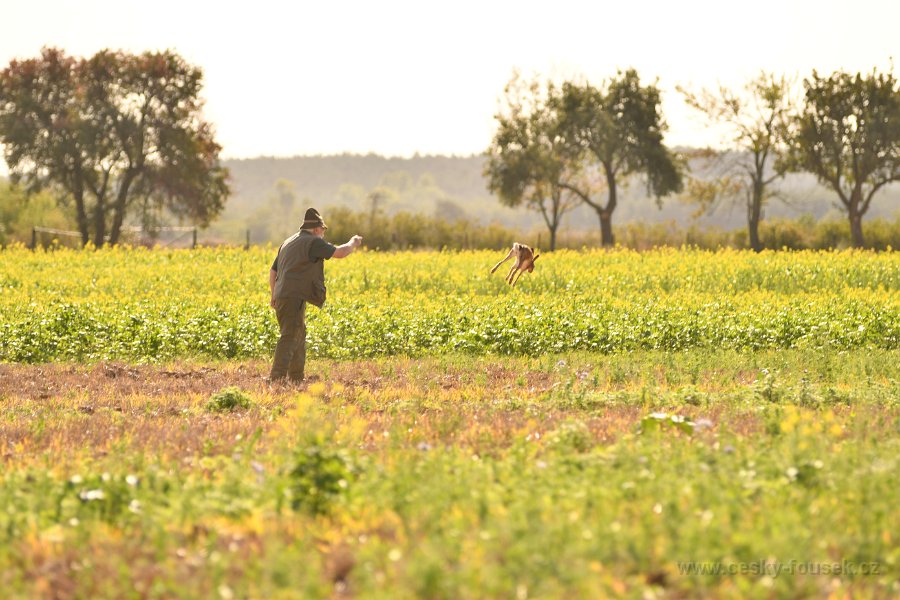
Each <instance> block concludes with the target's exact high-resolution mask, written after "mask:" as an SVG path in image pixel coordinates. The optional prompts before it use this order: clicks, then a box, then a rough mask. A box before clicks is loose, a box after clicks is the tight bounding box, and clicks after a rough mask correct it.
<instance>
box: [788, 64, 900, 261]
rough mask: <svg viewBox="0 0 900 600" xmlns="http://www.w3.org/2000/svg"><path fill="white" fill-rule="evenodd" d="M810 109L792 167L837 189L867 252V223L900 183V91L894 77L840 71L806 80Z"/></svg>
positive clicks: (797, 132) (795, 137)
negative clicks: (883, 193) (881, 195)
mask: <svg viewBox="0 0 900 600" xmlns="http://www.w3.org/2000/svg"><path fill="white" fill-rule="evenodd" d="M803 84H804V88H805V90H806V94H805V104H804V106H803V107H802V109H801V111H800V114H799V115H798V117H797V118H796V119H795V120H794V123H793V131H792V136H791V153H790V156H789V158H788V161H787V165H788V166H789V167H790V168H792V169H794V170H802V171H808V172H810V173H813V174H814V175H815V176H816V177H817V178H818V179H819V181H820V182H821V183H822V184H824V185H826V186H828V187H830V188H831V189H833V190H834V191H835V192H836V193H837V195H838V198H840V204H841V207H842V209H843V210H844V211H845V212H846V214H847V216H848V218H849V220H850V234H851V238H852V240H853V245H854V246H855V247H858V248H861V247H863V246H864V238H863V229H862V218H863V215H865V214H866V212H867V211H868V210H869V207H870V206H871V204H872V199H873V198H874V196H875V194H876V192H878V190H880V189H881V188H882V187H884V186H885V185H887V184H889V183H891V182H892V181H897V180H898V179H900V87H898V83H897V79H896V78H895V77H894V74H893V68H892V69H891V72H889V73H878V72H877V70H873V71H872V73H870V74H869V75H862V74H860V73H857V74H855V75H851V74H850V73H846V72H843V71H837V72H835V73H833V74H832V75H829V76H828V77H822V76H820V75H819V74H818V73H817V72H815V71H813V74H812V77H810V78H808V79H804V80H803Z"/></svg>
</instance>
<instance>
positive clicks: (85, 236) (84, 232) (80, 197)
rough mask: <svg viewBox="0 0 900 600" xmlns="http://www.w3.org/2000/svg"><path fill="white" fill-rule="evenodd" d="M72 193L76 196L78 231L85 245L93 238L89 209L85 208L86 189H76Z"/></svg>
mask: <svg viewBox="0 0 900 600" xmlns="http://www.w3.org/2000/svg"><path fill="white" fill-rule="evenodd" d="M72 195H73V196H74V197H75V218H76V220H77V221H78V232H79V233H80V234H81V245H82V247H84V246H87V243H88V242H89V241H90V239H91V232H90V231H89V230H88V217H87V211H86V210H85V209H84V191H83V190H75V191H74V192H73V194H72Z"/></svg>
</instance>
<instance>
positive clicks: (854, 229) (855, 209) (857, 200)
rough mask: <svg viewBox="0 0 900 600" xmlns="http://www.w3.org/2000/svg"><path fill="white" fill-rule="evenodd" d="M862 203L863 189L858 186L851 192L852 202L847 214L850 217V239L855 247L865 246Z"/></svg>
mask: <svg viewBox="0 0 900 600" xmlns="http://www.w3.org/2000/svg"><path fill="white" fill-rule="evenodd" d="M861 204H862V190H861V189H860V188H859V186H857V187H856V188H854V189H853V191H852V192H851V193H850V204H849V205H848V206H847V215H848V216H849V217H850V241H851V243H852V244H853V247H854V248H865V240H864V239H863V229H862V217H863V214H862V212H861V211H860V207H861V206H860V205H861Z"/></svg>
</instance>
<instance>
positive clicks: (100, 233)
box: [94, 196, 106, 248]
mask: <svg viewBox="0 0 900 600" xmlns="http://www.w3.org/2000/svg"><path fill="white" fill-rule="evenodd" d="M105 238H106V203H105V202H104V200H103V197H102V196H99V197H98V198H97V206H95V207H94V246H96V247H97V248H102V247H103V243H104V241H105Z"/></svg>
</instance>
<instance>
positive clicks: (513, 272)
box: [491, 242, 540, 286]
mask: <svg viewBox="0 0 900 600" xmlns="http://www.w3.org/2000/svg"><path fill="white" fill-rule="evenodd" d="M539 256H540V254H535V253H534V250H533V249H532V248H531V247H530V246H526V245H525V244H520V243H519V242H516V243H514V244H513V245H512V249H511V250H510V251H509V254H507V255H506V258H504V259H503V260H501V261H500V262H498V263H497V264H496V265H494V268H493V269H491V273H493V272H494V271H496V270H497V269H498V268H499V267H500V265H502V264H503V263H505V262H506V261H508V260H509V259H511V258H515V259H516V262H515V264H513V266H512V268H511V269H510V270H509V273H507V274H506V282H507V283H508V284H509V285H513V286H514V285H516V282H517V281H519V277H521V276H522V273H524V272H525V271H528V272H529V273H531V272H532V271H534V261H536V260H537V259H538V257H539ZM517 273H518V274H517Z"/></svg>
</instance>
